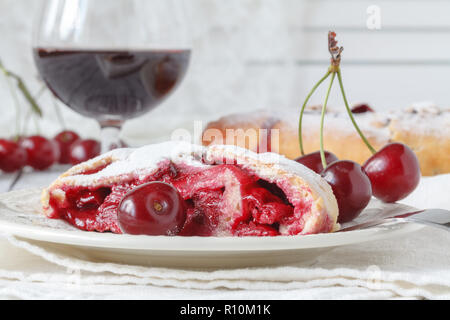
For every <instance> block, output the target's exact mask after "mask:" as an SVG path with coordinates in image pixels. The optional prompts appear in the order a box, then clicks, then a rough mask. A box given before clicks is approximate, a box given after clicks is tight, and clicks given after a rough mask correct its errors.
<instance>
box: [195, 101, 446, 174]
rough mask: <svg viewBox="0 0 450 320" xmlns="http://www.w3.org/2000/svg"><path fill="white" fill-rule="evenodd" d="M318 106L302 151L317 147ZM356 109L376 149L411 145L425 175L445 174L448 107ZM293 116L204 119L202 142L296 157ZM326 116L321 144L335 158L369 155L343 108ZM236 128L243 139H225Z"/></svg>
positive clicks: (306, 124) (307, 122)
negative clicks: (377, 110) (386, 109)
mask: <svg viewBox="0 0 450 320" xmlns="http://www.w3.org/2000/svg"><path fill="white" fill-rule="evenodd" d="M320 109H321V108H320V107H311V108H309V109H308V111H307V113H306V114H305V117H304V120H303V136H304V146H305V152H306V153H310V152H315V151H317V150H319V148H320V147H319V146H320V140H319V139H320V135H319V130H320V129H319V125H320ZM355 110H356V112H355V118H356V121H357V123H358V125H359V126H360V128H361V129H362V131H363V132H364V134H365V136H366V137H367V138H368V140H369V141H370V143H371V144H372V145H373V147H374V148H375V149H377V150H378V149H380V148H382V147H383V146H384V145H386V144H388V143H390V142H401V143H404V144H406V145H408V146H409V147H411V148H412V149H413V150H414V152H415V153H416V155H417V157H418V158H419V161H420V165H421V170H422V174H423V175H424V176H433V175H438V174H445V173H450V109H443V108H438V107H436V106H434V105H432V104H427V105H416V106H413V107H411V108H407V109H405V110H398V111H393V112H373V110H371V109H370V108H359V109H355ZM358 112H360V113H358ZM298 118H299V111H298V110H290V111H284V112H282V111H277V112H267V111H261V112H252V113H249V114H240V115H231V116H227V117H224V118H222V119H219V120H218V121H215V122H211V123H210V124H208V126H207V128H206V130H205V134H204V137H203V144H204V145H210V144H221V143H225V144H237V145H238V146H242V147H246V148H249V149H251V150H252V151H258V150H260V149H265V148H268V149H269V151H272V152H279V153H280V154H282V155H285V156H286V157H287V158H290V159H296V158H297V157H299V156H300V148H299V141H298ZM325 119H326V120H325V137H324V140H325V149H327V150H328V151H330V152H333V153H334V154H336V155H337V156H338V157H339V158H340V159H348V160H353V161H356V162H358V163H360V164H363V163H364V162H365V161H366V160H367V159H368V158H369V157H370V156H371V153H370V151H369V150H368V149H367V147H366V146H365V144H364V143H363V141H362V140H361V138H360V137H359V135H358V134H357V132H356V131H355V129H354V127H353V125H352V123H351V121H350V119H349V117H348V115H347V114H346V111H345V108H344V107H343V108H341V109H340V110H338V111H336V110H330V111H329V112H328V113H327V116H326V118H325ZM236 129H244V132H245V133H246V134H247V138H242V137H240V138H239V139H238V138H234V137H231V138H230V135H234V134H236ZM253 131H256V132H258V140H257V143H256V144H255V143H251V144H250V143H249V141H254V139H251V138H249V137H251V136H254V133H253ZM261 132H262V133H266V132H267V133H268V134H261ZM217 137H219V138H218V139H217ZM242 141H244V143H242ZM267 141H269V143H267ZM238 142H240V143H238ZM255 145H256V146H255Z"/></svg>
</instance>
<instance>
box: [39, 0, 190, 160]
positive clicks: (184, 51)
mask: <svg viewBox="0 0 450 320" xmlns="http://www.w3.org/2000/svg"><path fill="white" fill-rule="evenodd" d="M114 19H117V20H118V21H116V22H114V21H113V20H114ZM33 53H34V60H35V63H36V66H37V68H38V70H39V73H40V75H41V77H42V78H43V79H44V81H45V83H46V84H47V86H48V87H49V88H50V90H51V91H52V92H53V93H54V94H55V96H56V97H58V98H59V99H60V100H61V101H62V102H63V103H64V104H66V105H67V106H68V107H70V108H71V109H73V110H74V111H76V112H78V113H80V114H82V115H84V116H86V117H90V118H94V119H96V120H97V121H98V122H99V124H100V126H101V128H102V129H103V130H102V151H103V152H105V151H107V150H109V149H110V147H111V146H112V145H116V146H117V145H120V143H119V141H118V139H119V132H120V129H121V127H122V125H123V123H124V122H125V121H126V120H129V119H132V118H136V117H139V116H141V115H143V114H145V113H147V112H149V111H151V110H153V109H154V108H156V107H157V106H158V105H160V104H161V103H162V102H163V101H164V100H165V99H166V98H167V97H168V96H169V95H170V94H171V93H172V92H173V91H174V90H175V89H176V88H177V87H178V85H179V84H180V83H181V81H182V80H183V78H184V76H185V74H186V72H187V69H188V66H189V62H190V57H191V50H190V44H189V41H188V37H187V32H186V23H185V19H184V11H183V8H182V6H181V2H179V1H177V0H115V1H110V0H46V1H45V3H44V6H43V9H42V12H41V15H40V19H39V22H38V27H37V28H36V35H35V39H34V48H33Z"/></svg>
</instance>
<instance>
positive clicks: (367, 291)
mask: <svg viewBox="0 0 450 320" xmlns="http://www.w3.org/2000/svg"><path fill="white" fill-rule="evenodd" d="M58 170H61V168H59V169H58ZM58 170H56V171H53V172H49V173H30V174H27V175H26V176H25V177H24V179H22V180H21V181H20V182H19V184H18V185H17V188H18V189H20V188H24V187H26V188H30V187H35V186H45V185H47V184H48V182H49V181H51V180H53V179H54V178H55V177H56V176H57V175H58V173H59V171H58ZM10 179H11V177H5V176H3V177H2V179H1V181H0V187H1V188H2V190H4V189H5V188H6V187H7V185H8V183H9V180H10ZM449 186H450V175H446V176H439V177H434V178H426V179H423V180H422V183H421V185H420V187H419V188H418V189H417V191H416V192H415V194H414V195H412V196H411V197H409V198H408V199H406V200H405V203H406V204H409V205H414V206H416V207H421V208H431V207H433V208H434V207H441V208H446V209H450V200H449V198H448V187H449ZM449 244H450V233H449V232H447V231H444V230H438V229H432V228H429V227H426V228H424V229H422V230H420V231H419V232H417V233H416V234H408V235H407V236H403V237H397V238H393V239H389V240H383V241H377V242H369V243H363V244H357V245H351V246H346V247H340V248H336V249H334V250H333V251H331V252H330V253H327V254H324V255H322V256H320V257H319V258H318V260H317V261H316V262H315V263H314V265H312V266H304V265H289V266H278V267H269V268H250V269H239V270H175V269H164V268H149V267H141V266H125V265H118V264H105V263H96V262H94V261H89V260H83V259H80V258H79V257H77V256H76V255H75V254H73V253H72V252H70V251H66V252H64V251H54V250H53V249H50V248H46V247H42V246H36V245H35V244H33V243H31V242H27V241H23V240H18V239H16V238H14V237H12V236H8V235H3V237H2V240H1V241H0V252H2V259H0V298H2V299H203V300H205V299H395V298H407V299H423V298H427V299H450V251H449V250H448V246H449Z"/></svg>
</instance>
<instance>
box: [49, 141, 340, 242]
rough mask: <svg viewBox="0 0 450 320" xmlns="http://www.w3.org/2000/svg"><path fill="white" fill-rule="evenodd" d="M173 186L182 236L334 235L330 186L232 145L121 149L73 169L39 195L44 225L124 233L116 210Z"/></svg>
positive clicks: (298, 168) (273, 157)
mask: <svg viewBox="0 0 450 320" xmlns="http://www.w3.org/2000/svg"><path fill="white" fill-rule="evenodd" d="M154 181H162V182H165V183H168V184H171V185H172V186H174V187H175V188H176V189H177V190H178V192H179V193H180V195H181V197H182V198H183V200H184V201H185V203H186V208H187V209H186V222H185V224H184V226H183V228H182V229H181V230H180V232H179V234H178V235H179V236H218V237H221V236H278V235H284V236H287V235H299V234H301V235H304V234H315V233H328V232H333V231H336V230H337V229H338V228H339V225H338V224H337V216H338V207H337V202H336V199H335V197H334V195H333V192H332V190H331V188H330V186H329V185H328V183H327V182H326V181H325V180H324V179H322V178H321V177H320V176H319V175H317V174H315V173H314V172H312V171H310V170H309V169H307V168H306V167H304V166H302V165H301V164H299V163H297V162H295V161H291V160H288V159H286V158H284V157H282V156H279V155H277V154H273V153H266V154H256V153H254V152H251V151H248V150H244V149H241V148H238V147H234V146H211V147H202V146H197V145H191V144H186V143H182V142H167V143H163V144H158V145H151V146H147V147H143V148H140V149H119V150H115V151H111V152H109V153H107V154H105V155H102V156H100V157H97V158H95V159H93V160H90V161H88V162H85V163H82V164H80V165H78V166H75V167H73V168H72V169H70V170H69V171H67V172H66V173H65V174H63V175H62V176H61V177H59V178H58V179H57V180H56V181H55V182H54V183H53V184H52V185H51V186H50V187H49V188H47V189H46V190H44V192H43V195H42V204H43V208H44V212H45V214H46V215H47V216H48V217H49V218H55V219H64V220H66V221H67V222H69V223H71V224H72V225H74V226H75V227H77V228H79V229H82V230H86V231H97V232H113V233H118V234H121V233H122V230H121V228H120V226H119V223H118V216H117V209H118V206H119V204H120V202H121V200H122V198H123V197H124V196H125V195H126V194H127V193H128V192H130V191H131V190H133V189H134V188H136V187H138V186H140V185H142V184H145V183H148V182H154Z"/></svg>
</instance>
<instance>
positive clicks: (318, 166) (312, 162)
mask: <svg viewBox="0 0 450 320" xmlns="http://www.w3.org/2000/svg"><path fill="white" fill-rule="evenodd" d="M325 159H326V161H327V163H328V164H331V163H333V162H335V161H338V160H339V159H338V157H337V156H336V155H334V154H333V153H331V152H328V151H325ZM295 161H297V162H298V163H301V164H302V165H304V166H305V167H308V168H309V169H311V170H312V171H314V172H316V173H318V174H320V173H321V172H322V171H323V164H322V157H321V155H320V151H317V152H314V153H310V154H307V155H304V156H302V157H300V158H297V159H296V160H295Z"/></svg>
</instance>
